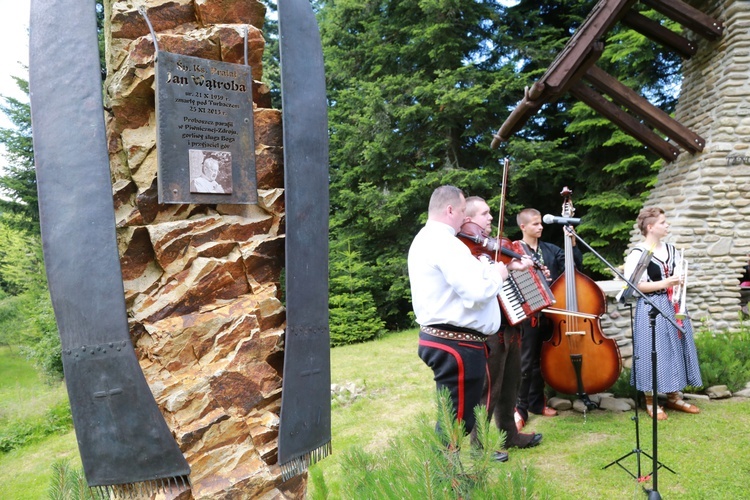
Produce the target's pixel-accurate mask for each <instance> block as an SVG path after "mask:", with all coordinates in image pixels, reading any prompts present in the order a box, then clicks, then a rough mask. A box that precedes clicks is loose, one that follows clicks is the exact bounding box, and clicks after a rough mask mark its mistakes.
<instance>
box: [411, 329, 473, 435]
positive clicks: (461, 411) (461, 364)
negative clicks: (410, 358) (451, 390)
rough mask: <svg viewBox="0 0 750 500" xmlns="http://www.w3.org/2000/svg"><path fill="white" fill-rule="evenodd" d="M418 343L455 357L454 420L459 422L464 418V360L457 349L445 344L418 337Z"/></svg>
mask: <svg viewBox="0 0 750 500" xmlns="http://www.w3.org/2000/svg"><path fill="white" fill-rule="evenodd" d="M419 345H423V346H426V347H432V348H433V349H440V350H441V351H445V352H447V353H450V354H452V355H453V357H454V358H456V363H457V364H458V408H456V420H458V421H459V422H460V421H462V420H463V419H464V383H465V378H466V376H465V374H464V360H463V359H461V356H459V355H458V351H456V350H455V349H453V348H451V347H448V346H447V345H445V344H438V343H437V342H432V341H429V340H421V339H420V340H419Z"/></svg>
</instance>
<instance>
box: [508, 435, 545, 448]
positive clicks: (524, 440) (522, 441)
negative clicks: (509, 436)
mask: <svg viewBox="0 0 750 500" xmlns="http://www.w3.org/2000/svg"><path fill="white" fill-rule="evenodd" d="M541 442H542V435H541V434H540V433H538V432H536V433H533V434H527V433H523V432H521V433H519V434H518V435H517V436H516V437H515V438H514V439H513V440H512V441H510V442H507V441H506V445H505V447H506V448H520V449H523V448H533V447H534V446H537V445H538V444H539V443H541Z"/></svg>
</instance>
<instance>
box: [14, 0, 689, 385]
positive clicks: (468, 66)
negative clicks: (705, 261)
mask: <svg viewBox="0 0 750 500" xmlns="http://www.w3.org/2000/svg"><path fill="white" fill-rule="evenodd" d="M264 3H266V4H267V5H268V7H269V11H270V13H271V14H270V15H268V16H267V21H266V26H265V27H264V32H265V37H266V41H267V50H266V53H265V60H264V81H265V83H266V84H267V85H268V86H269V88H270V89H271V92H272V96H273V98H274V105H275V107H276V108H281V99H280V82H279V75H280V71H279V57H278V38H277V33H278V31H277V24H276V20H275V19H276V16H275V15H273V12H274V11H275V4H274V2H271V1H268V2H264ZM595 3H596V2H595V1H594V0H554V1H552V0H542V1H539V0H521V1H519V2H517V3H512V4H509V3H507V2H504V1H500V0H418V1H416V0H371V1H367V0H366V1H362V0H335V1H334V0H327V1H326V0H314V1H313V5H314V8H315V11H316V13H317V16H318V21H319V26H320V32H321V37H322V42H323V50H324V60H325V64H326V79H327V88H328V101H329V113H328V118H329V132H330V134H329V135H330V170H329V172H330V317H331V343H332V345H341V344H348V343H356V342H361V341H365V340H370V339H373V338H376V337H378V336H381V335H383V334H384V333H386V332H388V331H395V330H401V329H404V328H409V327H411V326H413V316H412V313H411V302H410V292H409V283H408V276H407V272H406V255H407V251H408V247H409V244H410V242H411V239H412V238H413V236H414V234H415V233H416V232H417V231H418V230H419V228H420V227H421V225H422V224H424V222H425V220H426V217H427V214H426V212H427V203H428V200H429V196H430V194H431V192H432V190H433V189H434V188H435V187H437V186H439V185H442V184H453V185H456V186H458V187H460V188H462V189H463V190H464V191H465V192H466V194H467V195H478V196H482V197H483V198H485V199H487V200H488V202H489V204H490V206H491V207H493V210H494V211H495V218H496V222H497V219H498V214H499V211H500V200H501V196H500V192H501V188H502V163H503V158H505V157H507V158H509V160H510V175H509V181H508V183H507V194H506V200H505V207H504V213H505V235H506V236H508V237H510V238H513V239H515V238H517V237H518V236H519V231H518V228H517V226H516V224H515V214H516V213H517V212H518V211H519V210H520V209H522V208H524V207H535V208H537V209H538V210H540V211H541V212H542V213H552V214H557V213H559V212H560V206H561V202H562V199H561V198H560V191H561V190H562V188H563V187H564V186H568V187H569V188H571V189H572V190H573V196H574V198H573V201H574V203H575V205H576V207H577V212H576V216H577V217H582V219H583V222H582V224H581V225H580V226H578V232H579V234H580V235H581V236H582V237H583V238H584V239H585V240H586V241H587V242H588V243H589V244H590V245H592V247H594V248H596V249H597V250H598V251H599V252H600V253H601V254H602V255H603V256H605V257H606V258H607V259H608V260H610V262H612V263H614V264H620V263H621V262H622V260H623V253H624V251H625V249H626V247H627V243H628V241H629V239H630V233H631V231H632V228H633V223H634V220H635V216H636V214H637V212H638V210H639V209H640V208H641V206H642V204H643V201H644V200H645V198H646V196H647V195H648V191H649V189H650V188H651V187H652V185H653V183H654V182H655V179H656V174H657V172H658V170H659V168H660V166H661V164H662V162H661V160H660V159H658V157H657V156H656V155H655V154H653V153H651V152H650V151H648V150H646V149H645V148H644V147H643V146H642V145H641V144H640V143H638V142H637V141H636V140H635V139H633V138H631V137H630V136H628V135H626V134H625V133H624V132H622V131H620V130H619V129H617V128H616V127H615V126H613V125H612V124H611V123H609V122H608V121H607V120H606V119H604V118H603V117H601V116H599V115H597V114H595V113H594V112H593V111H592V110H591V109H589V108H588V107H586V106H585V105H583V104H581V103H578V102H576V101H574V100H572V99H569V98H567V97H564V98H562V99H560V100H559V101H557V102H554V103H550V104H548V105H546V106H545V107H544V108H543V109H542V110H541V111H540V112H539V113H538V114H537V115H535V116H534V117H533V118H532V119H531V120H530V121H529V122H528V123H527V125H526V126H525V127H524V128H523V130H522V131H521V132H520V133H519V134H517V136H515V137H513V138H511V140H510V141H509V142H507V143H503V144H502V145H501V146H500V148H499V149H497V150H493V149H491V148H490V142H491V140H492V134H493V132H494V131H496V130H497V128H499V126H500V125H501V124H502V122H503V121H504V120H505V119H506V117H507V116H508V114H509V113H510V110H511V109H512V108H513V107H514V106H515V104H516V103H517V102H518V101H519V100H520V99H521V97H522V96H523V92H524V88H525V87H527V86H530V85H531V84H532V83H533V82H534V81H536V80H537V79H539V78H540V77H541V76H542V74H543V73H544V70H545V69H546V67H547V66H549V64H550V63H551V62H552V60H553V59H554V58H555V56H556V55H557V54H558V53H559V52H560V50H562V48H563V47H564V45H565V43H566V42H567V41H568V39H569V38H570V36H571V35H572V34H573V33H574V31H575V30H576V28H577V27H578V26H580V24H581V23H582V21H583V20H584V19H585V17H586V16H587V15H588V13H589V12H590V11H591V9H592V8H593V6H594V5H595ZM97 8H98V9H99V12H100V21H102V19H101V12H102V10H101V2H98V3H97ZM636 8H637V9H639V10H640V11H641V13H642V14H644V15H645V16H647V17H649V18H651V19H654V20H657V21H659V22H660V23H662V24H663V25H665V26H669V27H671V28H672V29H678V30H679V26H675V25H674V23H672V22H670V21H669V20H667V19H664V18H662V17H661V16H660V15H659V14H658V13H656V12H655V11H652V10H649V9H648V8H647V7H645V6H643V5H641V4H637V5H636ZM598 65H599V66H600V67H601V68H602V69H604V70H605V71H607V72H608V73H610V74H612V75H613V76H615V77H616V78H618V79H619V80H620V81H621V82H623V83H624V84H626V85H627V86H629V87H630V88H632V89H633V90H635V91H637V92H638V93H640V94H641V95H644V96H646V97H647V98H648V99H649V100H650V101H651V102H652V103H653V104H655V105H657V106H659V107H660V108H661V109H663V110H665V111H666V112H668V113H672V112H673V111H674V107H675V105H676V102H677V97H678V94H679V89H680V83H681V75H680V70H681V64H680V59H679V58H678V57H677V56H675V55H673V54H670V53H668V52H664V51H662V49H661V48H660V47H659V46H657V45H655V44H653V43H652V42H651V41H649V40H648V39H646V38H645V37H643V36H642V35H640V34H638V33H636V32H634V31H632V30H630V29H627V28H626V27H624V26H622V25H617V26H616V27H615V28H614V29H613V30H612V31H610V32H609V33H608V34H607V39H606V49H605V52H604V54H603V56H602V57H601V59H600V61H599V63H598ZM16 81H17V83H18V85H19V88H20V89H21V90H23V91H24V92H25V93H26V94H28V83H27V80H26V77H25V75H19V76H18V77H17V78H16ZM1 108H2V111H3V112H4V113H5V114H6V115H7V116H8V118H9V119H10V120H11V122H12V123H13V126H12V127H10V128H4V129H0V142H1V143H3V144H4V145H5V147H6V150H7V153H6V160H7V162H8V165H9V166H8V167H7V168H6V170H5V171H4V172H2V175H1V176H0V190H1V191H2V197H0V211H1V213H0V345H9V346H13V347H18V348H19V349H20V351H21V352H23V353H24V354H25V355H26V356H27V357H29V358H30V359H32V360H33V361H34V362H35V363H36V365H37V366H38V367H39V368H40V369H41V370H43V371H44V372H45V373H46V374H47V375H48V376H50V377H52V378H58V379H59V378H61V377H62V364H61V362H60V351H59V349H60V348H59V337H58V334H57V328H56V325H55V321H54V315H53V313H52V308H51V305H50V301H49V294H48V291H47V285H46V279H45V273H44V264H43V258H42V250H41V242H40V237H39V211H38V205H37V197H36V196H37V195H36V178H35V173H34V162H33V145H32V138H31V118H30V110H29V104H28V101H24V100H19V99H15V98H10V97H5V96H3V105H2V107H1ZM544 238H545V239H546V240H548V241H552V242H557V243H560V241H561V238H562V233H561V231H559V230H558V228H556V227H547V229H546V231H545V235H544ZM584 263H585V269H586V272H587V273H588V274H589V275H590V276H591V277H593V278H610V277H611V276H610V275H609V274H608V273H607V272H606V268H605V266H604V265H603V264H602V263H601V262H599V261H598V259H597V258H596V257H595V256H594V255H591V254H588V255H585V258H584Z"/></svg>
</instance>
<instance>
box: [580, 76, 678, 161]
mask: <svg viewBox="0 0 750 500" xmlns="http://www.w3.org/2000/svg"><path fill="white" fill-rule="evenodd" d="M570 93H571V94H573V96H575V97H576V98H577V99H579V100H581V101H582V102H584V103H585V104H587V105H588V106H589V107H591V108H592V109H593V110H594V111H596V112H598V113H600V114H601V115H602V116H604V117H605V118H607V119H608V120H609V121H611V122H612V123H614V124H615V125H617V126H618V127H620V128H621V129H622V130H624V131H625V132H626V133H628V134H629V135H631V136H633V137H635V138H636V139H638V140H639V141H640V142H641V143H642V144H644V145H645V146H646V147H648V148H649V149H651V150H652V151H653V152H655V153H656V154H658V155H659V156H661V157H662V158H663V159H664V161H666V162H672V161H674V160H675V159H676V158H677V156H678V155H679V154H680V150H679V149H677V148H676V147H674V146H672V145H671V144H669V143H668V142H667V141H665V140H664V139H662V138H661V137H659V136H658V135H656V134H655V133H654V132H652V131H651V129H649V128H648V127H647V126H645V125H644V124H642V123H641V122H639V121H638V120H636V119H635V118H634V117H633V116H631V115H629V114H628V113H626V112H625V111H623V110H622V109H620V107H619V106H617V105H616V104H614V103H612V102H610V101H608V100H606V99H605V98H604V97H602V96H601V94H599V93H598V92H596V91H594V90H592V89H591V88H589V87H588V86H587V85H585V84H583V83H581V82H578V83H576V84H575V85H573V86H572V87H571V88H570Z"/></svg>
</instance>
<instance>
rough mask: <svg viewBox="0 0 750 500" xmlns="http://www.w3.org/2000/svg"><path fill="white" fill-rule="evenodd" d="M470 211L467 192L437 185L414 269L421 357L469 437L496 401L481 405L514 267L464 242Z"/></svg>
mask: <svg viewBox="0 0 750 500" xmlns="http://www.w3.org/2000/svg"><path fill="white" fill-rule="evenodd" d="M465 211H466V199H465V198H464V195H463V192H462V191H461V190H460V189H458V188H456V187H454V186H441V187H439V188H437V189H436V190H435V191H434V192H433V193H432V197H431V198H430V204H429V209H428V220H427V223H426V224H425V225H424V227H423V228H422V229H421V230H420V231H419V233H418V234H417V235H416V236H415V238H414V241H413V242H412V244H411V247H410V248H409V258H408V267H409V281H410V283H411V294H412V305H413V308H414V313H415V315H416V320H417V323H419V325H420V332H419V349H418V353H419V356H420V358H421V359H422V360H423V361H424V362H425V364H427V366H429V367H430V368H431V369H432V370H433V373H434V380H435V385H436V387H437V389H438V390H440V389H442V388H447V389H448V391H449V392H450V395H451V401H452V403H453V409H454V411H455V416H456V419H457V420H459V421H463V422H464V426H465V427H464V429H465V431H466V432H467V433H469V432H471V430H472V429H473V428H474V424H475V419H474V407H475V406H477V405H478V404H480V403H483V404H485V405H486V404H487V402H488V401H487V399H485V400H484V401H481V400H482V396H483V395H482V384H483V382H484V379H485V375H486V366H487V348H486V345H485V341H486V339H487V336H489V335H492V334H494V333H497V331H498V330H499V329H500V305H499V303H498V299H497V295H498V293H499V292H500V288H501V286H502V282H503V280H504V279H506V278H507V277H508V270H507V268H506V267H505V265H504V264H503V263H502V262H497V263H494V262H486V261H484V262H482V261H480V260H478V259H477V258H475V257H474V256H473V255H472V254H471V251H470V250H469V248H468V247H467V246H466V245H465V244H464V243H462V242H461V240H459V239H458V238H456V234H457V233H458V231H459V229H460V228H461V225H462V224H463V222H464V217H465ZM517 265H520V264H517ZM520 266H521V267H523V265H520ZM486 396H487V395H486V394H485V397H486ZM495 459H496V460H498V461H503V462H504V461H505V460H507V459H508V455H507V454H506V453H503V452H497V453H496V455H495Z"/></svg>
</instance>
